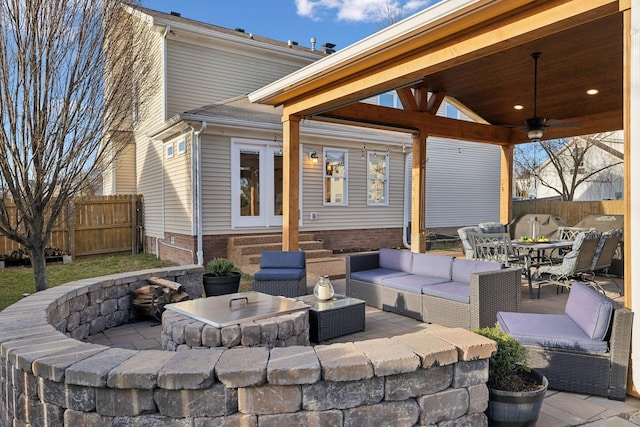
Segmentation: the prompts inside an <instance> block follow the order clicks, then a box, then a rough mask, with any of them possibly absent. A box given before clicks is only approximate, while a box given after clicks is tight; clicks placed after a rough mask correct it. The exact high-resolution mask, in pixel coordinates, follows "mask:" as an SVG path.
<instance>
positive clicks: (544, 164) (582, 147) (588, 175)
mask: <svg viewBox="0 0 640 427" xmlns="http://www.w3.org/2000/svg"><path fill="white" fill-rule="evenodd" d="M613 135H614V133H601V134H594V135H586V136H581V137H574V138H569V139H558V140H550V141H540V142H537V143H531V144H523V145H520V146H518V147H517V148H516V151H515V156H514V166H515V171H514V176H515V177H516V179H519V180H520V181H521V182H522V185H521V187H522V188H523V189H524V188H525V187H527V181H528V182H529V183H531V182H532V181H535V182H536V183H537V185H541V186H544V187H547V188H549V189H551V190H552V191H553V192H555V193H557V194H558V196H560V198H561V199H562V200H573V198H574V197H575V194H576V190H577V189H578V188H579V187H580V186H584V185H587V184H590V183H599V184H605V183H611V182H612V180H614V179H615V174H614V173H612V172H613V168H615V167H616V166H619V165H621V164H622V163H623V157H624V155H623V153H622V152H620V151H618V150H616V149H615V148H614V147H612V145H611V144H608V142H609V141H616V140H615V138H614V137H613ZM618 142H619V141H618ZM594 150H601V151H602V152H603V153H608V154H609V155H610V156H609V159H610V160H609V161H602V159H603V156H596V157H597V158H598V159H601V161H597V162H594V161H589V160H590V159H592V158H593V156H592V155H591V153H593V152H594ZM611 159H613V160H611ZM519 196H522V195H520V194H519Z"/></svg>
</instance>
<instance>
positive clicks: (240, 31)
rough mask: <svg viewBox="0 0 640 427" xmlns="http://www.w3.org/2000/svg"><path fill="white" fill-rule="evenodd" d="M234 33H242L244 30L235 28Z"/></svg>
mask: <svg viewBox="0 0 640 427" xmlns="http://www.w3.org/2000/svg"><path fill="white" fill-rule="evenodd" d="M234 31H237V32H239V33H244V28H236V29H235V30H234Z"/></svg>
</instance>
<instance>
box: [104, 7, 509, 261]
mask: <svg viewBox="0 0 640 427" xmlns="http://www.w3.org/2000/svg"><path fill="white" fill-rule="evenodd" d="M135 10H136V11H137V12H139V13H140V14H141V17H142V19H144V20H145V22H147V23H148V24H149V28H150V31H152V32H153V35H154V37H155V39H156V44H155V46H156V49H155V50H154V51H151V52H150V54H151V55H154V57H155V59H156V61H157V63H158V68H159V70H160V74H161V77H160V81H161V84H160V85H159V89H158V91H157V93H156V94H155V96H154V102H153V103H152V105H151V107H150V108H149V109H148V110H147V111H146V113H145V114H144V116H141V117H140V118H139V119H138V121H137V122H136V123H135V128H134V131H133V133H132V135H131V141H129V150H128V151H125V152H124V153H123V155H121V156H120V157H119V158H118V159H117V161H116V162H114V163H113V167H112V168H111V169H110V170H109V171H106V172H105V174H104V193H105V194H118V193H120V194H122V193H131V192H136V193H138V194H142V195H143V197H144V241H145V250H146V251H147V252H151V253H155V254H157V255H158V256H159V257H161V258H163V259H172V260H176V261H179V262H185V263H187V262H197V263H203V262H204V261H208V260H209V259H211V258H212V257H214V256H227V239H228V238H229V237H231V236H238V235H251V234H253V235H261V234H269V233H280V232H281V229H282V228H281V226H282V201H283V197H282V186H283V176H284V175H283V156H282V150H283V147H282V123H281V117H282V111H281V110H280V109H274V108H272V107H269V106H264V105H259V104H251V103H250V102H249V101H248V100H247V98H246V96H245V94H247V93H249V92H250V91H252V90H255V89H257V88H260V87H263V86H265V85H266V84H267V83H270V82H272V81H275V80H277V79H278V78H281V77H283V76H286V75H288V74H289V73H291V72H292V71H294V70H297V69H299V68H302V67H304V66H306V65H308V64H310V63H312V62H314V61H315V60H317V59H319V58H321V57H323V56H324V55H326V54H325V53H324V52H323V51H318V50H314V49H309V48H304V47H301V46H298V45H297V44H294V43H282V42H277V41H274V40H269V39H264V38H260V37H258V36H255V35H252V34H249V33H248V32H240V31H234V30H229V29H224V28H220V27H217V26H214V25H209V24H204V23H201V22H197V21H193V20H189V19H185V18H182V17H180V16H176V15H174V14H164V13H160V12H156V11H152V10H149V9H145V8H136V9H135ZM368 102H378V103H382V104H385V105H389V104H390V103H391V104H397V96H396V95H395V94H383V95H380V96H379V97H377V98H376V99H370V100H368ZM395 106H397V105H395ZM132 114H133V112H132ZM136 114H138V112H136ZM439 114H444V115H459V114H460V113H459V112H457V110H455V109H454V108H452V107H451V106H449V105H448V104H446V103H443V104H442V106H441V108H440V112H439ZM301 143H302V148H301V149H300V154H299V167H300V171H301V173H300V181H301V182H300V183H299V185H300V189H301V191H300V194H301V196H300V200H299V209H300V223H299V226H300V231H301V232H311V233H314V237H315V238H316V239H319V240H323V241H324V243H325V247H326V248H327V249H350V248H378V247H384V246H399V245H401V244H402V243H403V237H404V236H406V232H405V230H404V227H406V226H407V225H408V218H410V200H411V197H410V195H411V188H410V187H411V136H410V135H408V134H406V133H399V132H391V131H382V130H366V129H362V128H358V127H353V126H346V125H336V124H328V123H320V122H317V121H306V120H303V121H302V122H301ZM427 156H428V166H427V177H426V179H427V202H426V205H427V207H426V209H427V227H428V228H451V229H455V228H457V227H459V226H463V225H468V224H477V223H479V222H483V221H490V220H496V219H497V218H498V215H499V199H498V197H499V185H500V178H499V174H500V172H499V171H500V149H499V148H498V147H497V146H486V145H484V144H475V143H470V142H461V141H452V140H444V139H439V138H432V139H429V140H428V143H427Z"/></svg>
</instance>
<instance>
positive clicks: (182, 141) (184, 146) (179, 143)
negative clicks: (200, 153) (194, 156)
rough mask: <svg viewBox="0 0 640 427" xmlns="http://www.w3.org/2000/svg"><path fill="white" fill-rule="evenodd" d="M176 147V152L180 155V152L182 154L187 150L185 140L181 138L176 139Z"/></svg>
mask: <svg viewBox="0 0 640 427" xmlns="http://www.w3.org/2000/svg"><path fill="white" fill-rule="evenodd" d="M177 145H178V148H177V150H176V154H178V155H180V154H184V153H186V152H187V140H186V139H184V138H182V139H179V140H178V144H177ZM181 145H182V149H180V146H181Z"/></svg>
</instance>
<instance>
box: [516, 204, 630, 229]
mask: <svg viewBox="0 0 640 427" xmlns="http://www.w3.org/2000/svg"><path fill="white" fill-rule="evenodd" d="M533 213H545V214H551V215H558V216H559V217H560V218H562V219H563V220H564V221H565V222H566V223H567V224H568V225H570V226H573V225H576V224H577V223H579V222H580V221H582V219H583V218H585V217H586V216H588V215H624V200H597V201H588V202H565V201H561V200H522V201H517V202H513V215H512V216H513V218H517V217H518V216H519V215H522V214H533Z"/></svg>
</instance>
